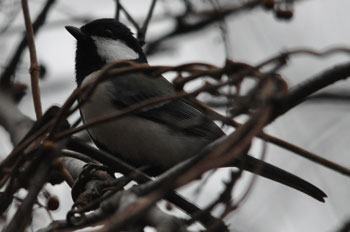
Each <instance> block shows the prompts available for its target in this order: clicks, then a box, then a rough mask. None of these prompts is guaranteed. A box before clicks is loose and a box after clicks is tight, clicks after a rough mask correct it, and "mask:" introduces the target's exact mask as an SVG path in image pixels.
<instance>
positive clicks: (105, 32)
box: [103, 29, 113, 37]
mask: <svg viewBox="0 0 350 232" xmlns="http://www.w3.org/2000/svg"><path fill="white" fill-rule="evenodd" d="M103 34H104V35H105V36H107V37H113V32H112V31H111V30H108V29H106V30H105V31H104V32H103Z"/></svg>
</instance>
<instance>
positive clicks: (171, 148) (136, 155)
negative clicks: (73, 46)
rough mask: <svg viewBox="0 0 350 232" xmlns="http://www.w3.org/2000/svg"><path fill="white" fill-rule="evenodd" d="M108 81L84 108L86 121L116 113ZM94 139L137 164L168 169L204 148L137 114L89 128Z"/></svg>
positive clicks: (182, 135)
mask: <svg viewBox="0 0 350 232" xmlns="http://www.w3.org/2000/svg"><path fill="white" fill-rule="evenodd" d="M111 87H112V86H109V84H108V82H104V83H101V84H100V85H99V86H98V87H97V88H96V90H95V92H94V93H93V94H92V95H91V97H90V99H89V100H88V101H87V102H86V103H85V104H84V105H83V106H82V107H81V114H82V116H83V120H84V121H85V122H89V121H90V120H92V119H95V118H97V117H101V116H104V115H108V114H111V113H115V112H117V111H118V110H117V109H116V108H115V106H113V104H112V102H111V100H110V98H109V96H108V94H109V93H110V90H108V89H109V88H111ZM88 130H89V133H90V135H91V136H92V137H93V139H94V140H97V141H98V142H99V143H101V144H102V145H104V146H105V147H107V148H108V150H109V151H111V152H117V153H119V154H120V155H121V156H122V157H121V158H124V159H126V160H130V161H132V162H133V163H135V164H138V165H150V166H158V167H162V168H168V167H171V166H173V165H175V164H176V163H178V162H180V161H182V160H185V159H187V158H189V157H190V156H192V155H194V154H195V153H196V152H197V151H198V150H200V149H201V148H202V146H204V144H203V141H202V140H200V139H198V138H194V137H191V136H185V134H183V133H181V132H178V131H174V130H173V129H171V128H169V127H167V126H165V125H163V124H159V123H156V122H153V121H150V120H147V119H144V118H142V117H139V116H136V115H126V116H123V117H121V118H118V119H115V120H113V121H110V122H107V123H101V124H98V125H96V126H93V127H91V128H89V129H88Z"/></svg>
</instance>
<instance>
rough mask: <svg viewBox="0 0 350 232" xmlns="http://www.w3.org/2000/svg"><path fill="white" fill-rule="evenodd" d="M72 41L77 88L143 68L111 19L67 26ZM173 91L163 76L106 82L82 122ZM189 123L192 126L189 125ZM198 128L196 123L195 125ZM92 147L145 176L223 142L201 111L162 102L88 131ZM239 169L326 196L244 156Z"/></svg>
mask: <svg viewBox="0 0 350 232" xmlns="http://www.w3.org/2000/svg"><path fill="white" fill-rule="evenodd" d="M66 29H67V30H68V32H69V33H70V34H72V35H73V36H74V37H75V38H76V40H77V49H76V58H75V62H76V63H75V70H76V82H77V84H78V86H82V85H84V83H86V81H88V80H90V79H91V78H94V77H96V75H97V74H98V73H99V71H100V70H101V69H102V67H103V66H104V65H106V64H108V63H111V62H115V61H121V60H129V61H134V62H139V63H147V59H146V56H145V54H144V53H143V51H142V48H141V46H140V45H139V43H138V40H137V39H136V38H135V37H134V36H133V34H132V33H131V31H130V30H129V28H128V27H126V26H125V25H124V24H122V23H120V22H117V21H115V20H114V19H98V20H95V21H92V22H90V23H88V24H86V25H84V26H82V27H81V28H77V27H72V26H67V27H66ZM174 94H175V90H174V88H173V85H172V84H171V83H170V82H168V81H167V80H166V79H165V78H164V77H163V76H161V75H160V76H158V77H148V76H147V74H145V73H142V72H135V73H129V74H127V75H122V76H118V77H117V78H109V79H108V80H106V81H104V82H102V83H100V84H99V85H98V87H97V88H96V89H95V91H94V92H93V94H92V95H91V96H90V97H89V100H88V101H86V102H85V103H84V104H83V105H82V106H81V107H80V113H81V116H82V119H83V122H89V121H91V120H93V119H95V118H97V117H100V116H103V115H107V114H111V113H114V112H118V111H120V110H121V109H123V108H126V107H129V106H131V105H133V104H136V103H139V102H141V101H144V100H147V99H150V98H154V97H159V96H167V95H174ZM191 121H194V122H196V123H192V124H191V123H188V122H191ZM198 122H200V123H198ZM88 132H89V134H90V136H91V138H92V139H93V141H94V142H95V144H96V145H97V146H98V147H99V148H101V149H103V150H106V151H108V152H110V153H112V154H118V155H119V156H120V157H119V158H121V159H123V160H124V161H126V162H128V163H130V164H132V165H133V166H135V167H141V166H149V167H151V169H149V170H150V171H149V173H156V174H157V173H158V174H159V173H161V172H163V171H165V170H167V169H169V168H171V167H172V166H174V165H176V164H177V163H179V162H181V161H183V160H186V159H188V158H190V157H193V156H195V155H196V154H197V153H198V152H199V151H201V150H202V149H203V148H204V147H205V146H206V145H208V144H210V143H211V142H213V141H215V140H216V139H218V138H220V137H222V136H224V135H225V134H224V133H223V131H222V130H221V129H220V128H219V127H218V126H217V125H216V124H215V123H214V122H213V121H212V120H210V119H208V118H207V117H206V115H205V114H204V113H203V111H202V109H201V108H200V107H199V106H197V105H196V104H195V103H193V102H190V101H188V100H186V99H184V98H180V99H176V100H173V101H167V102H164V103H161V104H157V105H154V106H152V107H148V108H145V109H143V110H140V111H137V112H134V113H132V114H129V115H127V116H123V117H121V118H118V119H116V120H113V121H110V122H106V123H102V124H98V125H96V126H93V127H90V128H89V129H88ZM244 162H245V164H246V165H244V166H243V168H245V169H247V170H248V171H254V170H255V169H257V168H258V167H260V166H261V168H260V172H259V175H261V176H264V177H267V178H269V179H272V180H275V181H277V182H280V183H282V184H285V185H288V186H290V187H293V188H295V189H298V190H300V191H302V192H304V193H306V194H308V195H310V196H311V197H313V198H315V199H317V200H319V201H322V202H324V198H325V197H326V194H325V193H324V192H323V191H321V190H320V189H319V188H317V187H315V186H314V185H312V184H310V183H308V182H306V181H304V180H302V179H301V178H299V177H297V176H295V175H293V174H291V173H288V172H286V171H284V170H282V169H280V168H277V167H275V166H273V165H271V164H268V163H266V162H263V161H261V160H258V159H255V158H253V157H251V156H245V161H244Z"/></svg>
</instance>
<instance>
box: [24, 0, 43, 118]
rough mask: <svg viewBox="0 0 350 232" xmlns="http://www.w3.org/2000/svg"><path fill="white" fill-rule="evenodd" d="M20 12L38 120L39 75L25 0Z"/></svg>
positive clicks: (39, 104) (39, 112) (31, 26)
mask: <svg viewBox="0 0 350 232" xmlns="http://www.w3.org/2000/svg"><path fill="white" fill-rule="evenodd" d="M22 10H23V16H24V22H25V25H26V32H27V40H28V47H29V54H30V70H29V72H30V77H31V85H32V95H33V102H34V109H35V114H36V118H37V119H39V118H40V117H41V115H42V109H41V100H40V88H39V75H40V67H39V65H38V60H37V57H36V50H35V42H34V31H33V25H32V22H31V20H30V13H29V7H28V2H27V0H22Z"/></svg>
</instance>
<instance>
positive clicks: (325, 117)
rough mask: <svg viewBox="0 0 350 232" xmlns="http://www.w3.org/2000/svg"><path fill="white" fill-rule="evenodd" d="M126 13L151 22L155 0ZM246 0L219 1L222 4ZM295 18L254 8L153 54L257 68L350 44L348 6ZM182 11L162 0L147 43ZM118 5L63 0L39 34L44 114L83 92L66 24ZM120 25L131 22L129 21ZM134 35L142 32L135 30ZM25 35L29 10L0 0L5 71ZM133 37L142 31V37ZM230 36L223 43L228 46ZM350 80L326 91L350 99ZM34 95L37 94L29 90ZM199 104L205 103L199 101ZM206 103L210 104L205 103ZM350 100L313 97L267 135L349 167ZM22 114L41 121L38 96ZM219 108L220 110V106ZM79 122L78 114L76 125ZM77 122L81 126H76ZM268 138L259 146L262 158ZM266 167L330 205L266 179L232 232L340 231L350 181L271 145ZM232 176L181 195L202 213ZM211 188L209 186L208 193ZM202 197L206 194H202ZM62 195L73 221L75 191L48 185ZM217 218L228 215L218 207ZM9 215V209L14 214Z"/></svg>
mask: <svg viewBox="0 0 350 232" xmlns="http://www.w3.org/2000/svg"><path fill="white" fill-rule="evenodd" d="M45 2H46V1H43V0H31V1H30V2H29V5H30V10H31V17H32V20H33V19H35V18H36V15H37V14H38V12H40V10H41V8H42V7H43V4H44V3H45ZM122 2H123V5H124V6H125V8H126V9H127V10H128V12H129V13H131V14H132V15H133V17H135V18H136V19H139V21H140V22H142V20H143V19H144V18H145V16H146V14H147V10H148V8H149V4H150V3H151V1H145V0H143V1H141V0H128V1H122ZM191 2H193V5H194V6H196V7H204V8H205V7H207V6H208V4H209V3H208V2H211V1H204V0H203V1H201V0H194V1H191ZM244 2H245V1H243V0H241V1H238V0H237V1H217V4H218V6H219V7H220V6H226V4H228V3H234V4H242V3H244ZM291 6H292V7H293V13H294V15H293V17H292V19H291V20H278V19H276V16H275V15H274V13H273V12H272V11H268V10H265V9H263V8H262V7H256V8H254V9H252V10H247V11H242V12H241V13H239V14H233V15H231V16H227V17H226V19H225V20H224V22H221V23H214V24H212V25H210V26H208V27H206V28H205V29H202V30H199V31H197V32H193V33H187V34H185V35H179V36H176V37H173V38H171V39H169V40H166V41H165V42H164V43H163V44H162V47H161V48H160V49H159V51H157V52H155V53H154V54H152V55H150V56H149V57H148V59H149V63H150V64H151V65H178V64H183V63H189V62H205V63H210V64H214V65H217V66H223V65H224V63H225V60H226V58H229V59H233V60H234V61H240V62H247V63H248V64H252V65H254V64H258V63H259V62H262V61H264V60H266V59H267V58H269V57H271V56H273V55H277V54H279V53H281V52H283V51H286V50H289V49H294V48H312V49H316V50H320V51H322V50H325V49H327V48H330V47H334V46H344V47H349V44H350V30H349V29H350V14H349V12H350V1H349V0H305V1H296V2H295V3H294V4H293V5H291ZM183 10H184V8H183V2H182V1H180V0H171V1H170V0H163V1H158V3H157V5H156V8H155V13H154V16H153V17H152V19H151V23H150V26H149V29H148V31H147V34H146V46H147V42H148V41H152V40H154V39H156V38H158V37H159V36H161V35H164V34H166V33H167V32H168V31H171V30H172V29H173V27H174V26H175V23H174V21H173V20H171V19H169V17H167V16H169V15H176V14H179V13H181V12H182V11H183ZM114 15H115V2H114V1H112V0H99V1H96V0H75V1H68V0H56V3H55V5H54V6H53V7H52V10H51V11H50V13H49V15H48V18H47V22H46V23H45V25H44V26H43V27H42V28H41V29H40V31H39V33H38V34H37V36H36V48H37V55H38V59H39V63H40V64H41V65H43V66H44V68H45V76H44V77H43V79H41V80H40V88H41V95H42V104H43V110H46V109H47V108H49V107H50V106H52V105H62V103H63V102H64V101H65V99H66V98H67V97H68V96H69V94H70V93H71V92H72V91H73V90H74V88H75V87H76V84H75V80H74V78H75V74H74V56H75V40H74V39H73V38H72V36H71V35H70V34H69V33H67V31H66V30H65V28H64V26H65V25H73V26H78V27H80V26H81V25H83V24H85V23H86V22H88V21H91V20H93V19H96V18H106V17H114ZM121 21H122V22H124V23H126V24H128V25H129V26H131V28H132V25H130V23H128V21H127V20H126V19H125V17H124V16H122V17H121ZM133 30H134V29H133ZM23 31H24V23H23V15H22V11H21V4H20V1H18V0H1V1H0V51H1V57H0V65H1V66H0V68H1V69H3V68H4V67H6V65H7V62H8V58H9V57H11V56H12V54H13V52H14V51H15V49H16V48H17V44H18V42H19V41H20V40H21V38H22V34H23ZM134 31H135V30H134ZM223 31H224V32H225V35H226V36H225V39H223V36H222V35H223ZM28 57H29V54H28V52H25V54H24V55H23V58H22V62H21V64H20V66H19V68H18V71H17V72H16V80H17V81H21V82H24V83H28V86H30V84H29V83H30V79H29V75H28V68H29V58H28ZM345 61H349V56H345V55H334V56H330V57H327V58H322V59H321V58H315V57H307V56H298V57H295V58H291V59H290V60H289V65H287V68H285V69H283V70H282V71H281V75H282V76H283V77H284V78H285V79H286V80H287V81H288V85H289V86H290V87H291V86H295V85H296V84H297V83H299V82H301V81H303V80H305V79H307V78H310V77H312V76H313V75H314V74H317V73H320V72H322V71H323V70H326V69H327V68H330V67H332V66H333V65H335V64H339V63H344V62H345ZM349 90H350V82H349V81H340V82H338V83H337V84H335V85H333V86H330V87H328V88H327V89H325V90H323V91H326V92H328V93H329V92H331V93H343V94H344V95H345V96H346V95H347V96H350V95H349ZM28 92H29V91H28ZM200 97H201V96H200ZM204 100H205V99H204ZM349 103H350V98H344V99H343V100H342V101H339V100H337V101H325V100H318V101H317V100H312V101H311V100H310V101H307V102H305V103H303V104H301V105H300V106H298V107H296V108H295V109H293V110H291V111H290V112H288V113H287V114H286V115H283V116H282V117H280V118H279V119H278V120H276V121H275V122H274V123H273V124H271V125H270V126H269V127H268V128H267V130H266V131H265V132H268V133H269V134H271V135H274V136H276V137H279V138H281V139H284V140H286V141H289V142H291V143H293V144H296V145H298V146H300V147H303V148H305V149H307V150H310V151H312V152H314V153H316V154H319V155H320V156H322V157H325V158H327V159H329V160H332V161H334V162H336V163H339V164H341V165H343V166H345V167H350V154H349V150H350V104H349ZM19 106H20V109H21V110H22V112H24V113H25V114H26V115H29V116H30V117H32V118H33V119H34V118H35V113H34V109H33V103H32V98H31V95H30V94H27V96H25V97H24V98H23V100H22V101H21V102H20V105H19ZM217 110H219V111H220V110H221V109H217ZM76 117H78V115H76V116H75V118H76ZM72 121H73V120H72ZM0 130H1V131H0V132H1V134H0V158H1V159H3V158H4V157H6V155H7V154H8V153H9V152H10V151H11V149H12V145H11V143H10V140H9V137H8V135H7V133H6V131H4V130H3V129H2V128H0ZM260 150H261V141H257V143H256V144H255V145H254V147H253V153H254V154H256V155H257V156H259V154H260ZM266 160H267V161H268V162H271V163H273V164H275V165H277V166H279V167H281V168H283V169H286V170H288V171H290V172H292V173H294V174H297V175H298V176H300V177H302V178H304V179H306V180H308V181H310V182H311V183H313V184H315V185H316V186H318V187H319V188H321V189H322V190H324V191H325V192H326V193H327V195H328V198H327V200H326V203H324V204H322V203H320V202H317V201H315V200H313V199H311V198H310V197H308V196H306V195H304V194H301V193H299V192H297V191H295V190H292V189H290V188H287V187H285V186H282V185H279V184H276V183H273V182H271V181H269V180H265V179H263V178H258V179H257V182H256V184H255V185H254V187H253V190H252V192H251V193H250V195H249V197H248V199H247V200H246V201H245V202H244V203H243V204H242V205H241V206H240V207H239V208H238V209H237V210H236V211H235V212H234V213H232V214H231V215H230V216H229V217H228V218H227V220H226V222H227V223H228V224H229V225H230V229H231V231H262V232H265V231H266V232H267V231H269V232H274V231H276V232H277V231H285V232H294V231H322V232H323V231H336V230H337V229H338V228H340V227H341V226H342V225H343V223H345V221H346V220H348V219H349V217H350V179H349V178H348V177H346V176H343V175H341V174H339V173H336V172H334V171H331V170H329V169H327V168H324V167H322V166H319V165H317V164H315V163H312V162H310V161H308V160H306V159H303V158H301V157H299V156H297V155H294V154H292V153H290V152H287V151H284V150H282V149H280V148H278V147H276V146H273V145H268V150H267V157H266ZM227 175H228V170H220V171H217V172H216V173H215V174H214V176H213V177H212V178H210V180H209V181H208V182H205V183H204V182H201V181H198V182H196V183H193V184H192V185H190V186H186V187H185V188H182V189H181V193H182V194H183V195H184V196H186V197H187V198H189V199H192V200H193V201H194V202H196V203H197V204H198V205H200V206H205V205H207V204H208V203H209V202H210V201H211V200H212V196H214V195H215V194H216V193H218V192H220V190H222V188H223V186H222V182H223V181H224V180H225V178H227ZM251 178H252V175H249V174H245V175H244V176H243V178H242V180H241V181H240V183H239V186H238V187H237V188H235V193H234V194H235V196H236V197H237V198H239V197H240V196H241V195H242V193H243V192H244V191H245V190H246V188H247V184H248V183H249V182H250V180H251ZM202 185H203V186H202ZM198 186H202V187H203V188H204V191H203V192H202V193H201V194H200V195H198V194H196V189H197V187H198ZM47 188H48V189H49V191H50V192H51V193H52V194H55V195H57V196H59V200H60V202H61V206H60V208H59V209H58V210H57V211H56V212H54V214H53V215H54V217H55V219H63V218H65V213H66V212H67V211H68V210H69V208H70V207H71V204H72V200H71V196H70V189H69V188H68V186H66V184H62V185H60V186H54V187H52V186H48V187H47ZM39 211H40V210H38V212H36V213H38V214H39V213H41V214H42V216H41V217H40V218H39V219H38V218H36V217H34V218H35V221H34V228H40V227H43V226H45V225H47V224H48V223H49V222H50V218H49V217H48V216H47V215H45V214H44V213H43V212H39ZM216 211H217V212H219V211H220V208H219V207H218V208H217V209H216ZM10 213H11V212H10Z"/></svg>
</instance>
